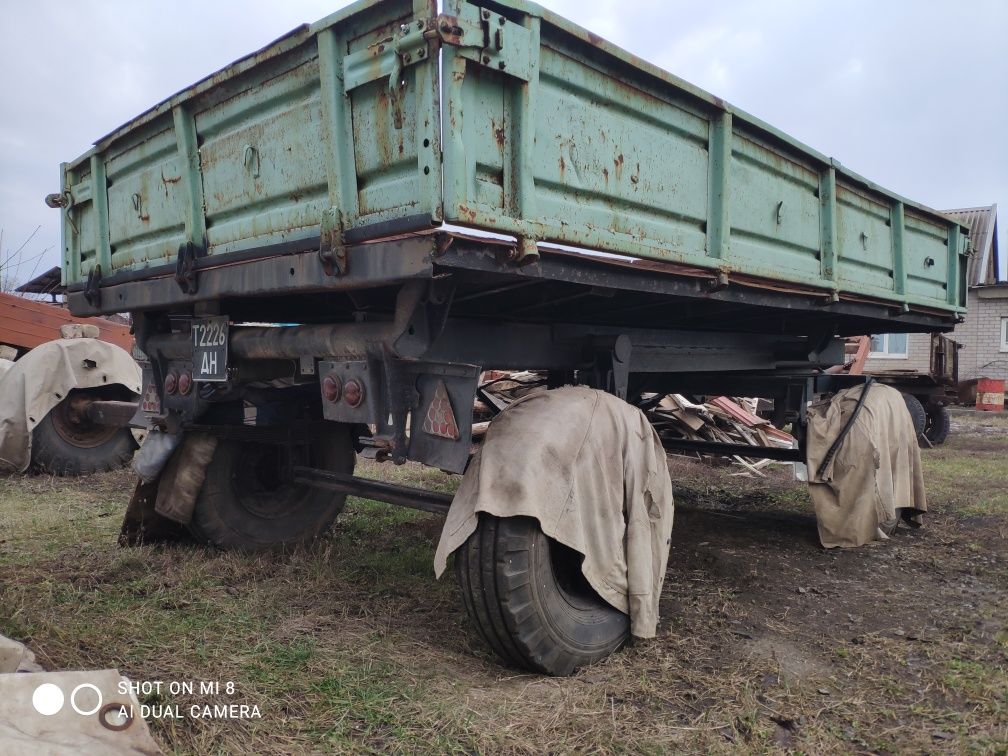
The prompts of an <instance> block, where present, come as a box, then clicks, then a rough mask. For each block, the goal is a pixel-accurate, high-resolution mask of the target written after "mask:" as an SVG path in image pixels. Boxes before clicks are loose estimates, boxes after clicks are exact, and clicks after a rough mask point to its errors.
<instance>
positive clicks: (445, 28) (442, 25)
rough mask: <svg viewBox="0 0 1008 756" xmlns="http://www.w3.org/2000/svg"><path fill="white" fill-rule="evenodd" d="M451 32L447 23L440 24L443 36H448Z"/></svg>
mask: <svg viewBox="0 0 1008 756" xmlns="http://www.w3.org/2000/svg"><path fill="white" fill-rule="evenodd" d="M451 30H452V28H451V24H449V23H448V22H447V21H442V22H441V31H443V32H444V33H445V34H448V33H450V32H451Z"/></svg>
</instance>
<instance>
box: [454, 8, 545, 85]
mask: <svg viewBox="0 0 1008 756" xmlns="http://www.w3.org/2000/svg"><path fill="white" fill-rule="evenodd" d="M435 23H436V29H437V33H438V36H439V37H440V38H441V41H442V42H443V43H444V44H446V45H453V46H454V47H458V48H459V54H460V55H461V56H462V57H463V58H467V59H469V60H472V61H474V62H476V63H480V64H482V65H484V66H487V67H488V68H492V69H495V70H497V71H501V72H502V73H505V74H508V75H509V76H514V77H515V78H517V79H521V80H522V81H528V80H529V79H530V78H531V77H532V33H531V32H530V31H529V30H528V29H526V28H525V27H524V26H522V25H521V24H516V23H515V22H514V21H511V20H509V19H508V18H506V17H505V16H502V15H500V14H499V13H494V12H492V11H490V10H488V9H487V8H480V7H478V6H475V5H471V4H469V3H466V4H464V5H463V6H462V8H461V9H460V11H459V15H457V16H449V15H448V14H444V13H443V14H441V15H440V16H438V17H437V20H436V22H435ZM536 52H538V50H537V51H536Z"/></svg>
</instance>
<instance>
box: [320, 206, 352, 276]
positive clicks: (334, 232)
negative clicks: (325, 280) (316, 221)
mask: <svg viewBox="0 0 1008 756" xmlns="http://www.w3.org/2000/svg"><path fill="white" fill-rule="evenodd" d="M319 232H320V233H319V260H321V261H322V268H323V269H324V270H325V273H326V275H327V276H332V275H340V276H345V275H346V272H347V249H346V242H344V240H343V213H341V212H340V210H339V208H337V207H330V208H329V209H328V210H326V211H325V212H324V213H322V223H321V224H320V228H319Z"/></svg>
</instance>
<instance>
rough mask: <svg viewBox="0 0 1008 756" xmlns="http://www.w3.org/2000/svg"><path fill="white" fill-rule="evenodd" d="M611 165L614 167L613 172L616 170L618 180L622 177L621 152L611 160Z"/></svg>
mask: <svg viewBox="0 0 1008 756" xmlns="http://www.w3.org/2000/svg"><path fill="white" fill-rule="evenodd" d="M613 167H614V169H615V172H616V180H617V181H619V180H620V179H621V178H623V153H622V152H621V153H620V154H619V155H617V156H616V158H615V159H614V160H613Z"/></svg>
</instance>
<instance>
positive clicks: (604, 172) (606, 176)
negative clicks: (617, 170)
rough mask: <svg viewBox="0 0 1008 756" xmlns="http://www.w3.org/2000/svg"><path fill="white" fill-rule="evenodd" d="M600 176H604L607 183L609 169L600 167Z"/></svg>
mask: <svg viewBox="0 0 1008 756" xmlns="http://www.w3.org/2000/svg"><path fill="white" fill-rule="evenodd" d="M602 177H603V178H605V182H606V184H608V183H609V169H608V168H603V169H602Z"/></svg>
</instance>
